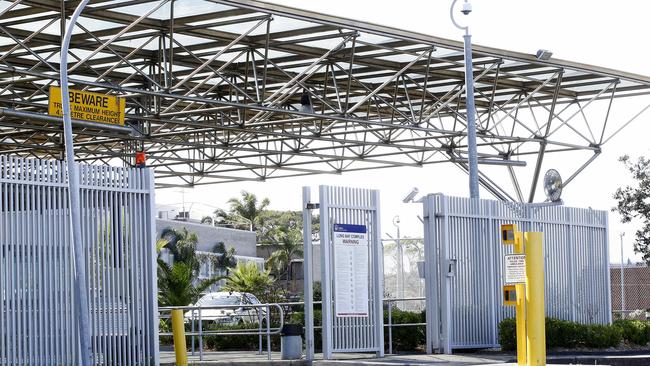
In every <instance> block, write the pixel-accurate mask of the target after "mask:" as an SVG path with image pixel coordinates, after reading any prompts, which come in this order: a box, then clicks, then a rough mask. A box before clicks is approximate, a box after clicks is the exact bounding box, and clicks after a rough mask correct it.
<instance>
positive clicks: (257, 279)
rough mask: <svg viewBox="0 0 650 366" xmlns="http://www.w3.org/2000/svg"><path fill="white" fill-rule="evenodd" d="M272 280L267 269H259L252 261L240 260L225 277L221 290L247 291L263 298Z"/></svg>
mask: <svg viewBox="0 0 650 366" xmlns="http://www.w3.org/2000/svg"><path fill="white" fill-rule="evenodd" d="M273 282H274V280H273V279H272V278H271V277H270V276H269V271H260V269H259V268H258V267H257V264H255V263H254V262H247V263H242V262H240V263H237V267H235V268H234V269H233V270H232V271H231V272H230V274H229V275H228V277H227V278H226V284H225V285H224V286H223V290H225V291H236V292H248V293H251V294H253V295H255V296H256V297H258V298H264V294H265V293H266V292H267V291H268V290H269V289H270V288H271V286H272V285H273Z"/></svg>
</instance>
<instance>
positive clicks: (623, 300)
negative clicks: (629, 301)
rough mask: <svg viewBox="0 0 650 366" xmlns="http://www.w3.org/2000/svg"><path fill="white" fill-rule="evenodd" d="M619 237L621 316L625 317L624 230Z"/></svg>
mask: <svg viewBox="0 0 650 366" xmlns="http://www.w3.org/2000/svg"><path fill="white" fill-rule="evenodd" d="M619 236H620V237H621V317H622V318H623V319H625V271H624V270H623V261H624V259H623V237H624V236H625V233H624V232H621V233H620V234H619Z"/></svg>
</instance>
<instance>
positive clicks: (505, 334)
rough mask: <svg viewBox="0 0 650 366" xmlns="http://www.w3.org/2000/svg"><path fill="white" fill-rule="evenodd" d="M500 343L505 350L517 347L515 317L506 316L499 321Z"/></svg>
mask: <svg viewBox="0 0 650 366" xmlns="http://www.w3.org/2000/svg"><path fill="white" fill-rule="evenodd" d="M499 344H500V345H501V348H502V349H503V350H504V351H514V350H515V349H517V322H516V321H515V319H514V318H506V319H503V320H502V321H501V322H500V323H499Z"/></svg>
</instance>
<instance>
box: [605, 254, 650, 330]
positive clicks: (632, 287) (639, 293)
mask: <svg viewBox="0 0 650 366" xmlns="http://www.w3.org/2000/svg"><path fill="white" fill-rule="evenodd" d="M609 272H610V279H611V286H612V312H613V317H612V318H613V319H621V318H626V319H650V267H648V266H647V265H646V264H645V263H638V264H625V265H623V266H621V265H620V264H611V265H610V267H609ZM621 279H622V281H621ZM621 283H622V286H621ZM621 300H624V301H621Z"/></svg>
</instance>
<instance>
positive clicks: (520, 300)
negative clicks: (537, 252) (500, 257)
mask: <svg viewBox="0 0 650 366" xmlns="http://www.w3.org/2000/svg"><path fill="white" fill-rule="evenodd" d="M514 250H515V254H524V238H523V233H522V232H521V231H517V232H515V247H514ZM515 289H516V293H517V307H516V320H517V365H519V366H525V365H526V305H525V303H526V296H525V291H526V286H524V285H515Z"/></svg>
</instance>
